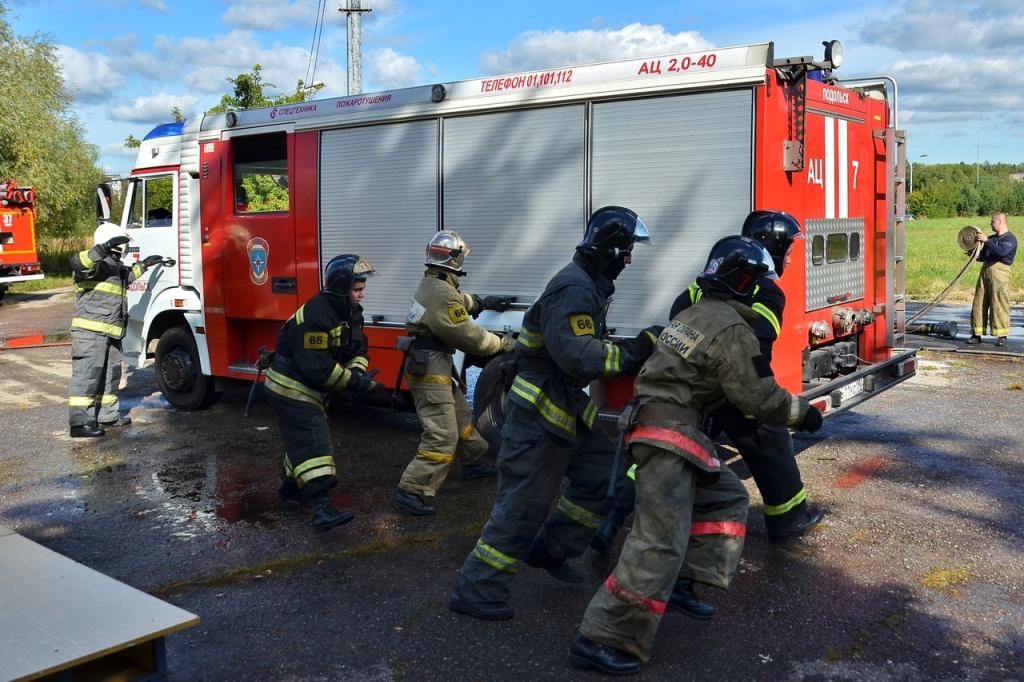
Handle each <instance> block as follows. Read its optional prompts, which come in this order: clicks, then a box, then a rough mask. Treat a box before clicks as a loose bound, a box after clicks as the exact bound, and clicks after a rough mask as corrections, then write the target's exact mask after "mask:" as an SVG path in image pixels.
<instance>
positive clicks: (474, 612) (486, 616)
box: [448, 592, 515, 620]
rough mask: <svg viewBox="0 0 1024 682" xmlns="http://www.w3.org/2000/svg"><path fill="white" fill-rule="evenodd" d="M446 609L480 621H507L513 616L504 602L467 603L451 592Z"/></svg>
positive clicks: (512, 612) (513, 613)
mask: <svg viewBox="0 0 1024 682" xmlns="http://www.w3.org/2000/svg"><path fill="white" fill-rule="evenodd" d="M448 608H449V609H451V610H452V611H455V612H456V613H464V614H466V615H467V616H473V617H474V618H479V619H481V620H508V619H509V618H511V617H512V616H513V615H515V612H514V611H513V610H512V607H511V606H509V605H508V604H506V603H504V602H467V601H463V600H462V599H461V598H460V597H459V594H458V592H452V596H451V599H449V600H448Z"/></svg>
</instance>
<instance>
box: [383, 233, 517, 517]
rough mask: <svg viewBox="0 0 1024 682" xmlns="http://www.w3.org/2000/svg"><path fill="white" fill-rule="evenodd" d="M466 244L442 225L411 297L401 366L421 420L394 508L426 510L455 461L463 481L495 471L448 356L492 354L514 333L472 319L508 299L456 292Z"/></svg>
mask: <svg viewBox="0 0 1024 682" xmlns="http://www.w3.org/2000/svg"><path fill="white" fill-rule="evenodd" d="M469 253H470V248H469V245H467V244H466V242H465V241H463V239H462V238H461V237H460V236H459V235H458V234H456V233H455V232H453V231H451V230H441V231H440V232H438V233H437V234H435V235H434V237H433V238H432V239H431V240H430V242H429V243H428V244H427V258H426V262H425V263H424V264H425V265H426V266H427V271H426V273H424V275H423V279H422V280H421V281H420V285H419V288H417V289H416V294H415V296H414V297H413V302H412V306H411V307H410V309H409V317H408V319H407V320H406V324H405V328H406V331H408V332H409V334H410V335H411V336H412V337H413V341H412V347H411V349H410V351H409V356H408V358H407V359H406V364H405V380H406V382H408V384H409V390H410V392H411V393H412V397H413V401H414V402H415V405H416V416H417V417H419V420H420V423H421V424H422V425H423V435H422V436H421V438H420V444H419V448H418V449H417V451H416V456H415V457H414V458H413V460H412V461H411V462H410V463H409V466H408V467H406V469H405V472H404V473H403V474H402V480H401V481H400V482H399V484H398V488H396V489H395V491H394V493H392V495H391V504H392V506H393V507H395V509H398V510H399V511H402V512H406V513H408V514H413V515H415V516H426V515H429V514H433V513H434V506H433V504H432V502H433V499H434V496H435V495H436V494H437V491H438V489H439V488H440V487H441V484H443V483H444V480H445V477H446V476H447V475H448V470H449V469H450V468H451V464H452V461H454V460H455V459H456V458H458V459H459V461H460V462H461V463H462V480H473V479H477V478H489V477H493V476H496V475H497V471H496V470H495V469H494V467H491V466H487V465H485V464H483V463H481V462H480V461H479V459H480V456H481V455H483V454H484V453H485V452H487V441H485V440H484V439H483V437H482V436H481V435H480V434H479V433H477V431H476V429H475V428H473V415H472V412H471V411H470V409H469V405H468V404H467V403H466V397H465V396H464V395H463V393H462V389H461V387H460V386H459V382H458V380H457V379H455V378H454V364H453V361H452V354H453V353H454V352H455V351H456V350H461V351H462V352H464V353H466V354H467V355H479V356H484V357H487V356H491V355H495V354H497V353H500V352H503V351H509V350H512V348H513V347H514V343H515V342H514V341H513V339H512V338H511V337H506V338H503V337H500V336H498V335H497V334H492V333H491V332H489V331H487V330H486V329H484V328H483V327H480V326H478V325H476V324H474V323H473V322H472V321H471V320H470V316H471V315H472V316H474V317H475V316H476V315H478V314H479V313H480V312H481V311H483V310H498V311H502V310H507V309H508V307H509V306H510V305H511V303H512V299H511V298H509V297H505V296H487V297H484V298H481V297H479V296H475V295H473V294H470V293H466V292H463V291H460V290H459V277H461V276H462V275H464V274H465V272H463V270H462V264H463V261H464V260H465V258H466V256H467V255H469Z"/></svg>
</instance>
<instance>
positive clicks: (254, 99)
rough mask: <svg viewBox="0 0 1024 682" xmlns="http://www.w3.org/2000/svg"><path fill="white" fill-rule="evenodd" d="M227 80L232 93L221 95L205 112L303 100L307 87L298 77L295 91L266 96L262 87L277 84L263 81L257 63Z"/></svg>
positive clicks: (210, 112) (272, 105)
mask: <svg viewBox="0 0 1024 682" xmlns="http://www.w3.org/2000/svg"><path fill="white" fill-rule="evenodd" d="M227 81H228V83H231V87H232V94H230V95H224V96H223V97H221V98H220V102H218V103H217V105H216V106H215V107H212V108H211V109H210V110H209V111H207V112H206V113H208V114H218V113H223V112H225V111H236V110H238V109H259V108H260V107H275V106H278V105H281V104H292V103H294V102H304V101H305V100H306V96H307V94H308V89H307V88H305V87H304V85H305V84H304V82H303V80H302V79H301V78H300V79H299V80H298V82H297V83H296V85H295V92H293V93H291V94H283V95H277V96H276V97H272V96H271V97H268V96H267V94H266V93H265V92H264V89H265V88H271V89H274V88H276V87H277V86H276V85H274V84H273V83H264V82H263V67H262V66H261V65H259V64H255V65H253V67H252V71H248V72H246V73H240V74H238V75H237V76H235V77H234V78H231V77H229V78H228V79H227Z"/></svg>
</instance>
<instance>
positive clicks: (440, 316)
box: [405, 268, 501, 356]
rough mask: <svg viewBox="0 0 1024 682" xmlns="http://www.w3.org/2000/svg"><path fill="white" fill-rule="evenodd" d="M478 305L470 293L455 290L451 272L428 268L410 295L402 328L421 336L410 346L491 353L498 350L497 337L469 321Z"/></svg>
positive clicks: (468, 352)
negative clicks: (409, 304)
mask: <svg viewBox="0 0 1024 682" xmlns="http://www.w3.org/2000/svg"><path fill="white" fill-rule="evenodd" d="M478 308H479V306H478V304H477V301H476V298H475V297H474V296H473V294H469V293H466V292H463V291H460V290H459V278H458V276H457V275H456V274H455V273H453V272H448V271H447V270H439V269H435V268H430V269H428V270H427V271H426V272H425V273H424V275H423V279H422V280H420V285H419V287H417V288H416V293H415V294H414V295H413V301H412V305H411V306H410V308H409V317H408V318H407V319H406V321H405V330H406V331H407V332H409V334H410V335H411V336H413V337H415V338H416V339H423V341H422V342H421V344H415V343H414V344H413V345H414V347H416V346H417V345H422V346H424V347H427V346H429V347H430V350H440V351H443V352H447V353H449V354H451V353H454V352H455V351H456V350H461V351H462V352H463V353H466V354H468V355H482V356H491V355H494V354H495V353H497V352H498V351H499V350H501V337H499V336H498V335H497V334H492V333H491V332H489V331H487V330H486V329H484V328H483V327H481V326H479V325H477V324H474V323H473V322H471V321H470V319H469V317H470V315H475V314H476V313H478V312H480V311H479V309H478Z"/></svg>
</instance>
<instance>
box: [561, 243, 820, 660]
mask: <svg viewBox="0 0 1024 682" xmlns="http://www.w3.org/2000/svg"><path fill="white" fill-rule="evenodd" d="M770 262H771V261H770V256H769V255H768V253H767V252H766V251H765V250H764V248H763V247H761V246H760V245H759V244H758V243H757V242H755V241H753V240H751V239H747V238H744V237H726V238H725V239H722V240H720V241H719V242H718V243H717V244H716V245H715V246H714V247H713V248H712V250H711V254H710V256H709V258H708V262H707V265H706V266H705V268H704V272H703V274H702V275H701V276H700V277H698V278H697V282H698V284H699V285H700V287H701V290H702V291H703V296H702V297H701V298H700V300H699V301H698V302H697V303H696V304H695V305H692V306H690V307H689V308H687V309H685V310H683V311H682V312H681V313H679V315H677V316H676V317H675V318H673V320H672V321H671V322H670V323H669V326H668V327H667V328H666V329H665V330H664V331H663V332H662V333H661V334H660V335H659V337H658V343H657V345H656V348H655V350H654V353H653V355H652V356H651V358H650V359H649V360H648V361H647V363H646V364H645V365H644V367H643V369H642V370H641V371H640V374H639V375H638V376H637V380H636V386H635V396H636V398H635V401H634V404H633V406H632V409H627V410H625V411H624V412H623V416H622V419H623V420H624V421H625V423H624V424H623V426H625V427H626V428H627V429H629V430H628V432H627V435H626V437H625V442H626V443H627V444H628V445H629V446H630V448H631V454H632V456H633V459H634V460H635V461H636V463H637V469H636V486H637V507H636V522H635V523H634V524H633V529H632V530H631V531H630V533H629V535H628V536H627V537H626V542H625V545H624V546H623V549H622V554H621V555H620V557H619V562H618V565H617V566H616V567H615V570H614V571H613V573H612V574H611V575H610V576H609V577H608V579H607V580H606V581H605V583H604V585H603V586H602V587H601V588H600V589H599V590H598V592H597V594H595V595H594V598H593V599H592V600H591V602H590V605H589V606H588V608H587V611H586V613H585V614H584V617H583V622H582V624H581V625H580V631H579V634H578V635H577V637H576V640H575V641H574V642H573V644H572V647H571V648H570V658H571V659H572V661H573V662H574V663H575V664H576V665H579V666H582V667H587V668H596V669H598V670H601V671H602V672H606V673H610V674H616V675H625V674H631V673H636V672H639V671H640V668H641V665H642V663H645V662H647V661H648V660H649V658H650V653H651V645H652V643H653V641H654V636H655V633H656V632H657V629H658V625H659V624H660V621H661V617H662V615H663V614H664V613H665V610H666V608H667V607H668V605H669V599H670V596H671V595H672V594H673V592H674V591H679V589H680V585H679V583H683V588H682V589H683V591H687V592H689V593H690V594H691V595H692V584H693V583H694V582H700V583H703V584H706V585H713V586H715V587H719V588H722V589H727V588H728V587H729V585H730V583H731V582H732V578H733V576H734V575H735V573H736V568H737V565H738V563H739V559H740V553H741V552H742V550H743V540H744V537H745V535H746V519H747V502H748V500H747V492H746V489H745V488H744V486H743V483H742V482H741V481H740V480H739V478H738V477H737V476H736V474H734V473H733V472H732V471H731V470H730V469H729V467H728V466H725V465H724V464H723V463H722V462H721V461H720V460H719V459H718V457H717V456H716V454H715V447H714V444H713V443H712V442H711V440H710V439H709V438H708V437H707V436H706V435H705V434H704V433H703V432H702V431H701V430H700V426H701V423H702V421H703V419H704V416H705V415H706V413H707V410H708V409H709V408H710V407H711V406H713V405H714V404H715V403H717V402H720V401H721V400H722V399H726V400H728V401H730V402H731V403H732V404H733V405H735V406H736V407H737V408H738V409H739V410H740V411H741V412H742V413H743V414H747V415H751V416H752V417H753V418H754V419H756V420H758V421H761V422H765V423H769V424H777V425H780V426H782V425H788V426H793V427H794V428H798V429H802V430H805V431H816V430H817V429H818V428H820V427H821V424H822V417H821V414H820V413H819V412H818V410H816V409H815V408H813V407H811V406H810V405H809V404H808V402H807V401H806V400H804V399H802V398H800V397H798V396H794V395H792V394H790V393H788V392H787V391H786V390H784V389H783V388H781V387H780V386H779V385H778V384H777V383H776V382H775V378H774V376H773V375H772V371H771V367H770V366H769V364H768V359H767V358H765V357H764V356H763V355H762V354H761V350H760V347H759V345H758V340H757V337H756V336H755V335H754V333H753V331H752V329H751V328H752V327H753V326H754V325H756V324H757V322H758V317H759V316H758V314H757V313H756V312H754V311H753V310H752V309H751V295H752V293H753V289H754V286H755V284H756V282H757V279H758V277H760V276H762V275H763V274H764V273H766V272H767V271H768V269H769V263H770Z"/></svg>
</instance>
